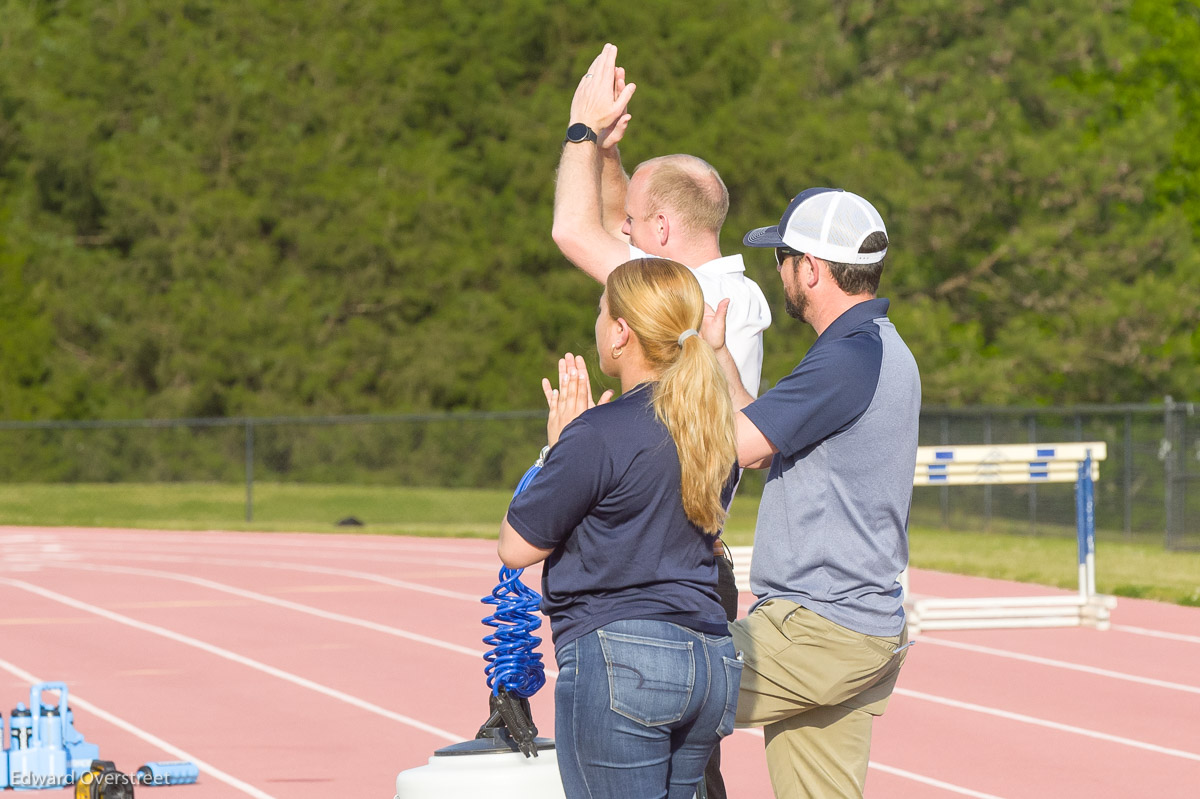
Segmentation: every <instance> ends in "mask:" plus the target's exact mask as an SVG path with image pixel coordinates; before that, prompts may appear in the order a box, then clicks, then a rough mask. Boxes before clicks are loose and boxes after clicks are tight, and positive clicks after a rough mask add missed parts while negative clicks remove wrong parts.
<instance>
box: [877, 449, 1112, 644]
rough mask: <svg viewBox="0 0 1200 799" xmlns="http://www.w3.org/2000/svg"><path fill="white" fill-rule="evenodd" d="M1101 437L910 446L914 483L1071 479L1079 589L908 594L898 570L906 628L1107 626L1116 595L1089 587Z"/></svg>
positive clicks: (1092, 579) (1093, 575) (1092, 573)
mask: <svg viewBox="0 0 1200 799" xmlns="http://www.w3.org/2000/svg"><path fill="white" fill-rule="evenodd" d="M1107 457H1108V445H1107V444H1105V443H1104V442H1103V441H1083V442H1072V443H1061V444H1057V443H1056V444H1004V445H968V446H949V447H917V466H916V469H915V472H914V475H913V485H914V486H945V485H991V484H997V483H1009V484H1012V483H1024V484H1032V485H1036V484H1038V483H1074V484H1075V535H1076V539H1077V543H1078V548H1077V549H1078V574H1079V590H1078V591H1077V592H1076V593H1075V594H1072V595H1055V596H1029V597H978V598H971V599H949V598H942V597H928V598H920V599H914V598H912V594H911V592H910V590H909V585H908V574H907V572H905V574H903V575H902V576H901V585H902V586H903V588H904V596H905V605H906V607H907V609H908V625H909V632H910V634H914V635H915V634H916V633H918V632H920V631H921V630H979V629H996V628H1016V627H1080V626H1086V627H1095V628H1096V629H1099V630H1107V629H1108V627H1109V616H1110V612H1111V610H1112V609H1113V608H1114V607H1116V604H1117V600H1116V597H1112V596H1105V595H1103V594H1099V593H1097V591H1096V560H1095V555H1096V518H1095V481H1096V480H1098V479H1099V478H1100V465H1099V462H1100V461H1102V460H1105V459H1106V458H1107Z"/></svg>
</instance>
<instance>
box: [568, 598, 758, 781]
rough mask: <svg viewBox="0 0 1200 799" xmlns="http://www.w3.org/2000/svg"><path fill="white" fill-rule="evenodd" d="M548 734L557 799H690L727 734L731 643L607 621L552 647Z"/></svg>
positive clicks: (738, 669)
mask: <svg viewBox="0 0 1200 799" xmlns="http://www.w3.org/2000/svg"><path fill="white" fill-rule="evenodd" d="M554 654H555V658H556V660H557V661H558V669H559V674H558V683H557V685H556V686H555V689H554V705H555V711H554V737H555V748H556V749H557V754H558V768H559V772H560V773H561V775H562V781H563V789H564V790H565V791H566V795H567V799H608V798H609V797H620V798H621V799H663V798H664V797H667V798H668V799H692V796H693V795H694V794H695V792H696V783H698V782H699V781H700V778H701V777H702V776H703V774H704V764H705V763H706V762H708V757H709V755H710V754H711V753H712V750H713V747H715V746H716V745H717V742H718V741H719V740H720V739H721V738H723V737H725V736H726V735H729V734H730V733H731V732H733V720H734V715H735V711H736V709H737V697H738V684H739V683H740V682H741V676H742V661H741V660H740V659H739V658H738V657H736V655H735V652H734V649H733V640H732V639H731V638H730V637H729V636H727V635H723V636H713V635H705V634H704V633H699V632H696V631H694V630H689V629H688V628H686V627H680V626H679V625H677V624H671V623H669V622H665V621H652V620H647V619H633V620H628V621H618V622H613V623H612V624H608V625H606V626H604V627H602V628H600V629H599V630H596V631H595V632H592V633H589V634H587V635H585V636H583V637H582V638H577V639H575V640H574V641H571V642H570V643H568V644H566V645H565V646H562V647H559V648H558V649H557V650H556V651H555V653H554Z"/></svg>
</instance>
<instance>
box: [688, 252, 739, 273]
mask: <svg viewBox="0 0 1200 799" xmlns="http://www.w3.org/2000/svg"><path fill="white" fill-rule="evenodd" d="M692 271H694V272H703V273H705V274H708V275H733V274H740V273H742V272H745V271H746V263H745V261H743V260H742V256H741V255H740V254H738V255H726V256H723V257H721V258H714V259H713V260H711V261H708V262H706V263H703V264H700V266H697V267H696V268H695V269H694V270H692Z"/></svg>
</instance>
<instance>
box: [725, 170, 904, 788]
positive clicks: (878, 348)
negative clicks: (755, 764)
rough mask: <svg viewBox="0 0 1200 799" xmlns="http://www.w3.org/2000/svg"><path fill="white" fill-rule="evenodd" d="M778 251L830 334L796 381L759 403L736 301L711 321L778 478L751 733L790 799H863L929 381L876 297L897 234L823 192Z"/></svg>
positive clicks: (837, 193) (748, 432)
mask: <svg viewBox="0 0 1200 799" xmlns="http://www.w3.org/2000/svg"><path fill="white" fill-rule="evenodd" d="M744 243H745V244H746V245H748V246H750V247H771V248H774V250H775V258H776V265H777V267H778V269H779V275H780V279H781V280H782V281H783V288H784V294H785V296H786V299H787V311H788V314H789V315H790V316H792V317H793V318H796V319H799V320H801V321H804V322H807V323H808V324H809V325H811V326H812V328H813V329H814V330H815V331H816V332H817V340H816V343H814V344H813V346H812V348H811V349H809V351H808V353H807V354H806V355H805V356H804V358H803V360H801V361H800V364H799V365H798V366H797V367H796V368H795V369H794V370H793V371H792V373H791V374H789V375H787V376H786V377H784V378H783V379H782V380H780V381H779V382H778V383H777V384H776V385H775V387H774V388H772V389H770V390H769V391H767V392H766V393H765V394H763V395H762V396H761V397H759V398H758V399H757V400H755V399H754V398H753V397H752V396H751V395H750V394H749V393H748V392H746V391H745V390H744V389H742V388H741V386H740V385H739V384H738V382H737V370H736V369H735V368H734V366H733V360H732V358H731V357H730V355H729V352H728V350H727V349H726V348H725V347H724V345H723V343H722V342H723V340H724V316H725V303H724V302H722V303H721V304H720V305H719V306H718V307H717V309H716V311H715V313H714V314H712V315H711V317H709V318H707V319H706V320H705V333H704V335H705V338H706V340H708V342H709V343H710V344H712V345H713V346H714V348H716V350H717V357H718V359H719V360H720V361H721V364H722V366H723V367H724V371H725V374H726V377H727V378H728V379H729V381H730V385H731V391H732V394H733V399H734V407H735V408H736V409H739V411H738V413H737V436H738V461H739V462H740V464H741V465H742V466H744V467H752V466H753V467H769V468H770V472H769V473H768V477H767V482H766V485H765V486H764V488H763V495H762V502H761V504H760V506H759V513H758V523H757V525H756V528H755V538H754V559H753V562H752V564H751V567H750V587H751V590H752V591H753V592H754V594H755V596H756V597H757V602H756V603H755V605H754V606H753V607H752V608H751V611H750V614H749V615H748V616H746V617H745V618H742V619H738V620H737V621H736V622H734V623H733V624H731V625H730V627H731V629H732V630H733V637H734V644H735V646H736V647H737V648H738V649H739V650H741V651H742V652H743V653H744V657H745V669H744V671H743V673H742V683H741V689H740V691H739V694H738V709H737V721H738V724H739V726H762V727H764V733H765V739H766V749H767V765H768V768H769V769H770V772H771V784H772V786H773V787H774V789H775V795H776V796H777V797H822V798H824V797H861V796H862V795H863V788H864V785H865V782H866V774H867V762H868V757H869V755H870V748H871V726H872V722H873V718H874V717H875V716H878V715H880V714H882V713H883V711H884V708H885V707H886V705H887V702H888V698H889V697H890V696H891V693H892V689H893V687H894V686H895V684H896V678H897V676H898V675H899V672H900V667H901V665H903V663H904V656H905V650H906V648H907V646H908V643H907V634H906V632H905V618H904V607H903V604H902V601H903V597H902V594H901V588H900V583H899V576H900V573H901V572H902V571H903V570H904V568H905V567H906V566H907V564H908V512H909V506H910V504H911V502H912V485H913V470H914V468H915V465H916V453H917V424H918V416H919V413H920V408H921V379H920V375H919V374H918V371H917V364H916V362H915V361H914V359H913V356H912V353H910V352H909V350H908V347H907V346H906V345H905V344H904V341H903V340H902V339H901V338H900V335H899V334H898V333H897V332H896V328H895V327H894V326H893V325H892V323H891V322H890V321H889V320H888V318H887V309H888V300H886V299H882V298H876V296H875V293H876V291H877V290H878V286H879V277H880V274H881V273H882V272H883V259H884V256H885V255H886V254H887V247H888V238H887V231H886V229H885V228H884V224H883V219H882V218H881V217H880V216H879V213H878V211H876V210H875V208H874V207H873V206H872V205H871V204H870V203H869V202H867V201H866V200H864V199H863V198H862V197H859V196H858V195H856V194H851V193H850V192H846V191H841V190H837V189H823V188H815V189H808V190H807V191H804V192H802V193H801V194H799V195H798V196H797V197H796V198H795V199H793V200H792V201H791V203H790V204H789V205H788V208H787V210H786V211H785V212H784V214H783V218H782V219H781V220H780V222H779V224H778V225H771V226H769V227H764V228H758V229H757V230H752V231H751V232H750V233H748V234H746V237H745V239H744Z"/></svg>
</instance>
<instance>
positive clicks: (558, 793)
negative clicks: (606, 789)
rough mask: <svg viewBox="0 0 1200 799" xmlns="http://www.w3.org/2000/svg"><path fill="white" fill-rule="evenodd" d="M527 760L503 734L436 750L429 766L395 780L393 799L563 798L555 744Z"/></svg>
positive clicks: (546, 742) (545, 742)
mask: <svg viewBox="0 0 1200 799" xmlns="http://www.w3.org/2000/svg"><path fill="white" fill-rule="evenodd" d="M535 743H536V745H537V757H526V756H525V755H524V754H523V753H522V752H520V751H518V749H517V745H516V744H515V743H513V742H512V739H511V738H509V737H508V736H507V735H503V736H498V737H497V738H476V739H475V740H473V741H463V742H462V743H457V744H454V745H452V746H447V747H445V748H442V749H439V750H437V751H436V752H434V753H433V757H431V758H429V764H428V765H425V766H419V767H417V768H412V769H409V770H408V771H402V772H400V773H399V774H398V775H397V776H396V796H395V799H565V796H564V794H563V788H562V781H561V780H560V779H559V776H558V758H557V756H556V754H555V750H554V741H552V740H550V739H549V738H538V739H536V740H535Z"/></svg>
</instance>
